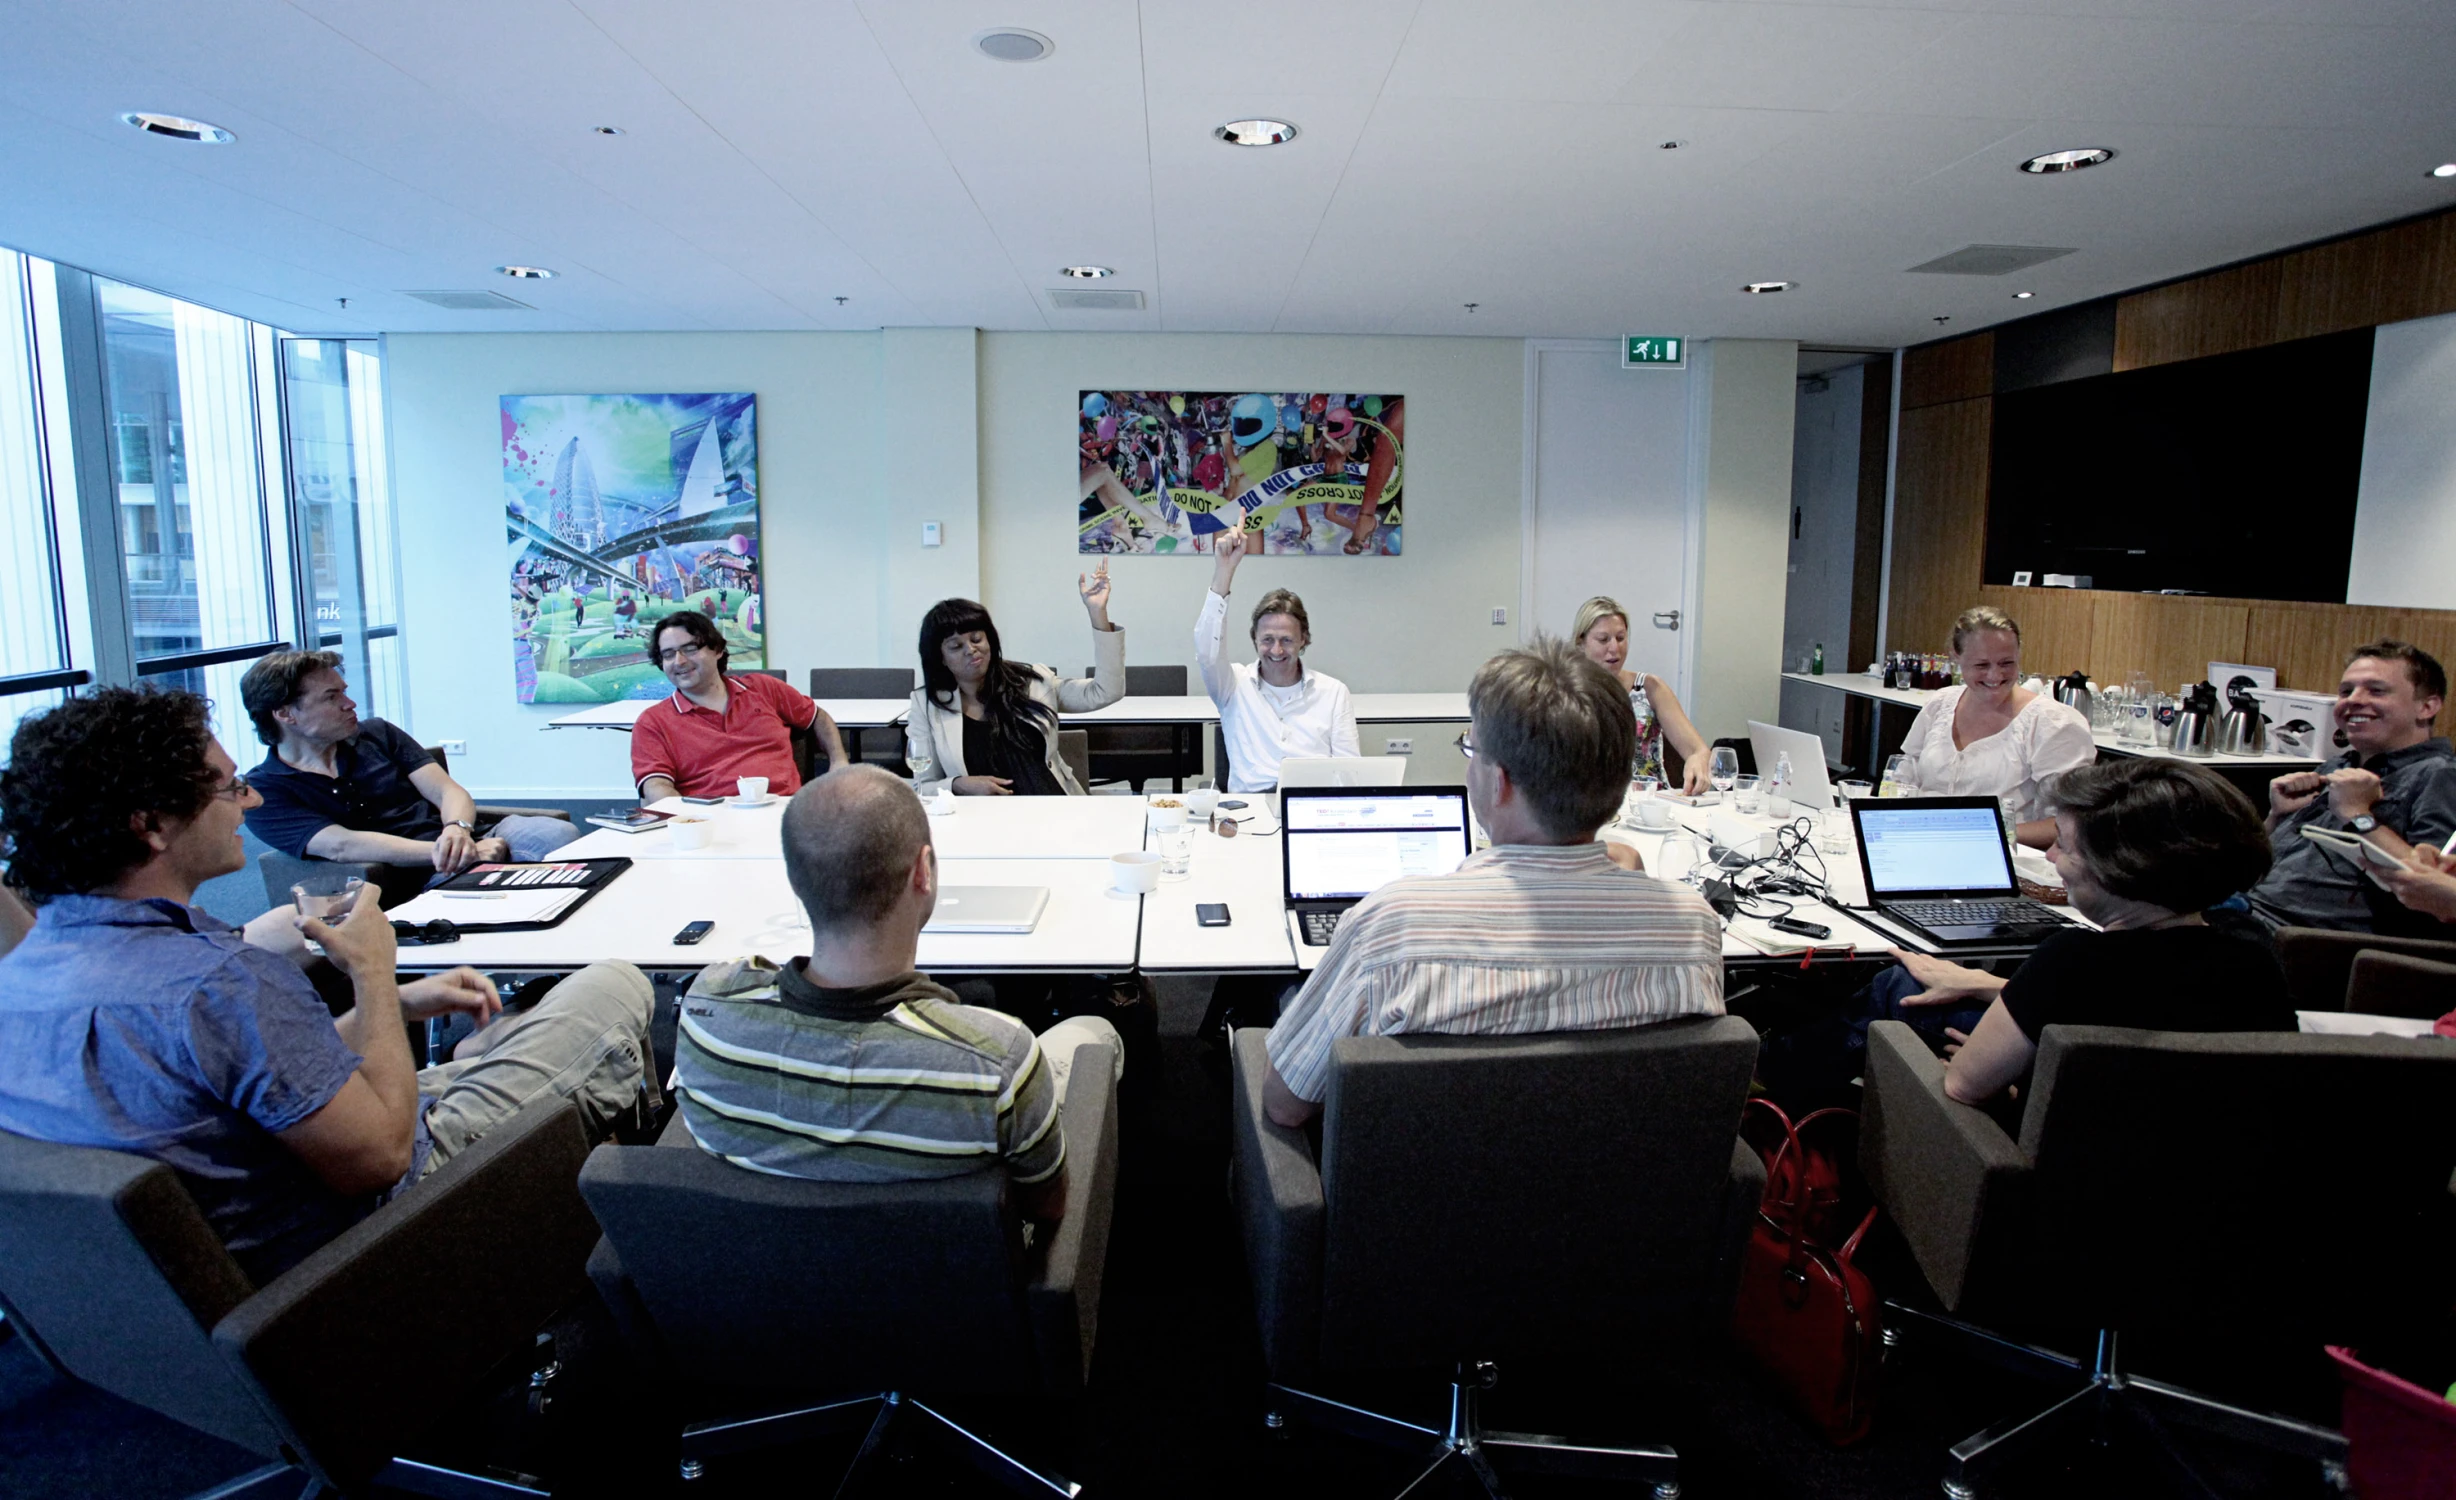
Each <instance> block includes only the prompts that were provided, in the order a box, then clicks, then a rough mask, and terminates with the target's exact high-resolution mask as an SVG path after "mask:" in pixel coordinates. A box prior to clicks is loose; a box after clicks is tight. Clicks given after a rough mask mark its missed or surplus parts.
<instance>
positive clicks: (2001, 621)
mask: <svg viewBox="0 0 2456 1500" xmlns="http://www.w3.org/2000/svg"><path fill="white" fill-rule="evenodd" d="M1982 630H2001V631H2003V632H2004V633H2005V634H2007V635H2009V636H2011V637H2012V638H2013V642H2014V644H2016V645H2018V644H2020V641H2021V627H2020V626H2019V625H2018V624H2016V623H2014V621H2013V617H2012V616H2011V615H2008V614H2006V613H2005V612H2004V611H2002V610H2000V609H1998V608H1996V607H1995V606H1994V605H1992V604H1973V605H1971V606H1970V607H1969V608H1968V609H1965V610H1963V611H1962V612H1961V618H1960V619H1958V620H1955V621H1954V622H1953V654H1954V655H1955V656H1959V655H1961V643H1962V642H1963V641H1965V640H1967V639H1969V638H1970V637H1971V636H1974V635H1976V634H1978V633H1979V632H1980V631H1982Z"/></svg>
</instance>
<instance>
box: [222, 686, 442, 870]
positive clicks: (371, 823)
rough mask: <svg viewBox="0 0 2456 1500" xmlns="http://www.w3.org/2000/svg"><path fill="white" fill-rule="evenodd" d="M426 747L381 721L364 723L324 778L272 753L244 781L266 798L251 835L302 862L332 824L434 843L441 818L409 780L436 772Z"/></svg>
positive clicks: (254, 814) (251, 816)
mask: <svg viewBox="0 0 2456 1500" xmlns="http://www.w3.org/2000/svg"><path fill="white" fill-rule="evenodd" d="M434 761H435V757H433V756H431V755H429V754H427V753H426V747H425V746H424V745H421V744H419V743H418V742H417V741H416V740H413V739H411V738H410V737H409V736H408V735H406V734H404V733H402V732H401V730H400V729H399V728H398V727H397V726H395V725H393V724H390V723H387V722H386V721H384V720H382V719H361V720H360V721H359V722H358V733H357V734H356V735H355V736H354V737H352V738H350V739H347V740H344V741H342V742H341V744H340V745H339V746H338V747H336V748H335V749H334V751H333V771H334V774H333V775H330V776H321V775H318V774H317V773H315V772H313V771H302V770H299V769H298V768H297V767H295V766H293V765H290V764H289V763H287V762H285V761H284V760H283V759H282V758H281V755H280V753H279V752H278V751H268V752H266V754H265V757H264V764H262V765H260V766H258V767H256V769H254V770H252V771H250V772H248V773H247V784H248V785H249V786H251V787H254V788H255V789H256V790H257V791H258V792H259V793H261V794H262V795H263V797H264V805H263V806H262V807H256V808H250V809H249V810H248V814H247V826H248V829H249V830H250V831H251V832H253V833H254V834H255V835H256V837H258V838H260V839H262V840H264V841H265V842H266V843H268V844H270V845H272V846H273V847H274V848H276V849H279V850H280V851H281V852H282V853H284V854H291V855H297V856H299V857H301V858H304V857H305V856H306V853H307V841H308V840H309V839H312V838H314V837H315V836H316V835H317V834H319V833H322V832H323V831H324V830H325V829H326V828H329V827H331V826H332V825H333V824H336V823H338V824H340V825H341V826H342V827H344V828H348V829H352V830H354V831H356V832H360V833H388V834H391V835H393V836H394V837H395V838H404V839H429V840H431V839H433V838H434V837H435V836H436V835H437V834H439V833H441V832H443V814H441V813H439V812H437V811H436V810H435V804H433V803H432V802H429V801H427V800H426V797H425V796H424V795H423V794H422V793H420V792H419V790H418V788H417V787H416V786H415V785H414V784H412V783H411V781H410V779H409V777H410V773H411V772H413V771H415V770H417V769H418V768H419V767H420V766H426V765H432V764H434Z"/></svg>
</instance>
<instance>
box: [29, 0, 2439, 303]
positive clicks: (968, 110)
mask: <svg viewBox="0 0 2456 1500" xmlns="http://www.w3.org/2000/svg"><path fill="white" fill-rule="evenodd" d="M0 4H4V7H5V8H4V9H0V37H5V38H6V43H5V45H4V46H0V140H5V142H6V147H5V150H0V243H5V244H8V245H11V246H14V247H16V248H19V249H23V250H27V251H30V252H33V253H35V254H39V255H44V256H49V257H52V258H55V259H59V260H65V261H69V262H73V263H76V264H79V265H83V266H87V267H90V268H92V269H94V270H97V271H101V272H104V273H106V274H109V275H113V276H117V277H121V278H123V279H126V280H129V281H134V282H138V283H142V284H144V285H148V286H153V287H157V288H160V289H162V290H164V291H168V292H172V293H175V294H178V295H182V296H187V297H191V298H194V299H196V300H198V301H201V302H205V303H209V304H211V305H213V306H216V307H221V308H224V309H227V310H229V311H232V312H237V313H242V314H245V315H247V316H250V317H254V318H258V319H262V320H264V321H267V322H271V323H275V324H279V325H281V326H284V327H288V328H293V329H298V330H303V331H334V332H353V331H376V330H396V331H405V330H432V331H480V330H488V331H530V332H533V331H560V330H575V331H576V330H599V329H830V328H838V329H849V328H874V327H878V326H881V325H915V324H936V325H966V324H970V325H976V326H979V327H982V328H990V329H1111V330H1137V331H1151V330H1163V329H1166V330H1188V331H1192V330H1201V331H1231V332H1280V333H1290V332H1311V333H1403V334H1487V335H1505V336H1513V337H1515V336H1526V335H1539V336H1593V335H1607V336H1608V335H1612V334H1617V333H1622V332H1650V333H1651V332H1661V333H1681V334H1686V335H1688V336H1690V337H1711V336H1717V335H1721V336H1763V337H1778V338H1800V339H1806V340H1810V341H1814V342H1820V343H1828V344H1848V345H1868V346H1890V345H1894V344H1900V343H1907V342H1917V341H1920V340H1923V339H1928V338H1933V337H1936V336H1938V335H1940V334H1945V333H1953V332H1959V331H1963V330H1965V329H1972V328H1979V327H1984V326H1987V325H1990V324H1993V323H1997V322H2001V321H2004V320H2006V319H2007V318H2011V317H2015V316H2020V315H2024V314H2028V313H2032V312H2041V311H2045V310H2048V309H2050V308H2053V307H2057V306H2061V305H2066V304H2069V303H2071V302H2074V301H2078V300H2083V299H2086V298H2090V297H2095V296H2099V295H2102V294H2105V293H2108V292H2112V291H2119V290H2123V289H2126V288H2130V287H2134V286H2138V285H2141V284H2143V283H2147V282H2153V281H2157V280H2161V279H2165V278H2168V277H2173V276H2178V275H2183V274H2186V273H2189V272H2192V271H2195V270H2199V269H2202V268H2204V267H2207V266H2211V265H2214V264H2218V263H2222V262H2226V261H2230V260H2235V259H2239V258H2242V257H2246V256H2251V255H2255V254H2259V253H2262V252H2266V251H2270V250H2274V249H2277V248H2279V247H2282V246H2286V245H2292V244H2296V243H2300V242H2302V241H2306V240H2310V239H2314V238H2319V237H2324V236H2327V235H2330V234H2334V233H2338V232H2342V231H2345V230H2349V229H2354V228H2358V227H2361V226H2364V225H2368V224H2373V223H2377V222H2380V221H2382V220H2387V219H2392V218H2396V217H2400V216H2403V215H2406V214H2412V213H2416V212H2420V211H2423V210H2427V209H2432V208H2436V207H2439V206H2442V205H2448V204H2456V181H2439V180H2432V179H2429V178H2427V177H2426V176H2425V175H2424V174H2425V172H2426V170H2427V169H2428V168H2429V167H2431V166H2432V165H2433V164H2435V163H2437V162H2441V161H2446V160H2456V6H2450V5H2447V4H2446V3H2444V0H2327V3H2326V4H2324V5H2314V4H2311V3H2308V0H1994V3H1988V0H1927V3H1924V4H1920V5H1916V6H1912V5H1888V4H1830V3H1804V4H1734V3H1706V0H1509V3H1497V0H1483V3H1476V0H1374V3H1347V0H1240V3H1237V4H1233V5H1222V4H1217V3H1211V0H1141V3H1139V4H1138V3H1136V0H695V3H690V4H684V3H677V0H417V3H413V4H402V3H399V0H288V3H281V0H218V3H215V4H210V5H199V4H195V3H194V0H120V3H105V0H84V3H61V0H0ZM998 26H1021V27H1028V28H1030V29H1032V30H1034V31H1038V32H1041V33H1043V34H1045V35H1046V36H1048V37H1050V38H1051V39H1053V40H1054V41H1055V43H1056V50H1055V52H1054V53H1053V54H1052V55H1051V56H1049V57H1048V58H1046V59H1044V60H1042V61H1039V62H1034V63H1023V64H1014V63H998V62H993V61H990V60H988V59H987V58H985V57H983V56H981V55H980V54H979V53H978V52H976V51H975V50H974V48H973V46H972V39H973V37H974V36H975V35H977V34H978V33H980V32H981V31H983V30H984V29H987V28H991V27H998ZM133 109H149V110H159V111H166V112H172V113H177V114H183V115H189V116H193V117H197V118H201V119H204V120H208V121H211V122H213V123H215V124H218V125H221V126H224V127H226V128H228V129H230V130H232V131H234V132H236V134H237V141H236V142H235V143H234V144H232V145H227V146H220V147H207V146H198V145H192V144H187V143H182V142H175V141H169V140H162V139H156V138H151V137H147V136H145V135H142V134H140V133H139V132H137V131H135V130H133V129H130V128H128V127H126V126H124V125H122V124H120V123H119V122H118V119H117V117H118V115H119V114H120V112H122V111H124V110H133ZM1251 115H1267V116H1275V117H1278V118H1284V119H1287V120H1291V121H1294V122H1295V123H1296V124H1297V125H1299V126H1300V127H1301V129H1302V132H1303V133H1302V135H1300V136H1299V138H1298V139H1297V140H1296V141H1294V142H1292V143H1291V144H1289V145H1286V146H1280V147H1273V148H1269V149H1263V150H1249V149H1239V148H1235V147H1231V146H1227V145H1224V144H1221V143H1220V142H1218V141H1215V140H1213V139H1212V137H1211V134H1210V132H1211V129H1212V127H1213V126H1215V125H1218V124H1220V123H1222V122H1223V121H1226V120H1230V119H1234V118H1239V117H1244V116H1251ZM599 125H615V126H619V127H621V129H622V130H623V131H624V134H622V135H620V136H615V137H608V136H601V135H598V134H595V133H593V131H592V127H595V126H599ZM1664 141H1679V142H1682V143H1683V144H1682V145H1681V146H1680V147H1679V148H1678V149H1676V150H1664V149H1661V146H1660V143H1661V142H1664ZM2100 145H2102V146H2111V147H2113V148H2115V149H2116V150H2117V151H2118V152H2119V153H2120V154H2119V156H2118V157H2117V158H2116V160H2114V161H2113V162H2111V163H2109V164H2107V165H2106V166H2103V167H2099V168H2096V169H2093V170H2090V171H2086V172H2078V173H2070V174H2066V175H2063V176H2055V177H2031V176H2025V175H2023V174H2021V173H2019V172H2017V171H2015V170H2014V168H2015V165H2016V164H2017V163H2018V162H2020V161H2021V160H2022V159H2023V158H2025V157H2028V156H2031V155H2034V154H2036V153H2038V152H2042V151H2047V150H2050V149H2055V148H2060V147H2067V146H2100ZM1970 244H1988V245H2035V246H2054V247H2070V248H2072V249H2073V251H2074V253H2072V254H2069V255H2065V256H2062V257H2060V258H2057V259H2054V260H2052V261H2049V262H2047V263H2045V264H2043V265H2040V266H2038V267H2036V268H2035V269H2033V270H2029V271H2025V272H2020V273H2017V274H2015V275H2014V276H2011V277H2003V278H1993V277H1961V276H1940V275H1926V274H1911V273H1909V272H1907V271H1906V269H1905V268H1907V267H1909V266H1912V265H1916V264H1919V263H1921V262H1924V261H1928V260H1931V259H1933V258H1936V257H1938V256H1941V255H1944V254H1947V253H1949V252H1951V251H1954V250H1958V249H1960V248H1961V247H1963V246H1965V245H1970ZM507 262H513V263H528V264H535V265H542V266H547V267H551V268H553V269H555V270H557V271H558V272H560V273H561V274H560V275H559V276H558V277H557V278H556V279H555V280H553V281H550V282H542V283H539V282H513V281H509V280H507V279H505V278H503V277H501V276H498V275H496V274H495V272H494V267H496V266H498V265H501V264H504V263H507ZM1082 262H1091V263H1096V264H1102V265H1107V266H1112V267H1114V268H1115V269H1116V271H1117V275H1116V276H1115V277H1114V278H1113V279H1111V280H1108V281H1105V282H1098V283H1090V285H1096V286H1101V287H1119V288H1127V289H1133V290H1139V291H1141V292H1143V293H1144V294H1145V302H1146V306H1145V308H1144V310H1142V311H1140V312H1126V313H1114V312H1107V313H1104V312H1082V311H1066V310H1060V309H1058V308H1056V307H1055V306H1053V305H1052V303H1051V301H1050V299H1049V296H1048V293H1049V291H1050V289H1052V288H1057V287H1063V286H1067V285H1070V283H1067V282H1065V281H1064V280H1062V279H1061V278H1060V277H1059V276H1058V275H1057V274H1056V273H1057V270H1058V268H1059V267H1060V266H1062V265H1068V264H1074V263H1082ZM1766 279H1781V280H1790V281H1794V282H1796V283H1798V286H1797V288H1796V289H1795V290H1793V291H1789V292H1785V293H1782V294H1780V295H1778V296H1770V297H1751V296H1744V295H1742V294H1740V293H1739V292H1738V290H1737V287H1738V286H1739V284H1740V283H1741V282H1743V281H1750V280H1766ZM1075 285H1081V283H1076V284H1075ZM429 290H445V291H453V290H491V291H499V292H502V293H505V294H507V295H509V296H513V297H517V298H519V299H521V300H523V301H526V302H529V303H532V304H534V310H532V311H514V312H456V311H449V310H446V309H442V308H438V307H433V306H430V305H428V304H426V303H423V302H420V301H416V300H413V299H411V298H409V297H407V296H404V295H403V293H405V292H408V291H429ZM2016 290H2032V291H2035V292H2036V293H2037V294H2038V295H2037V297H2036V298H2035V299H2034V300H2031V301H2024V302H2015V301H2013V300H2012V299H2011V294H2012V293H2013V292H2014V291H2016ZM341 298H347V299H349V301H348V307H347V309H346V310H344V309H343V308H342V307H341V306H340V305H339V301H338V299H341ZM840 298H841V299H843V300H842V301H841V302H839V301H838V299H840ZM1469 303H1473V304H1475V306H1474V308H1473V310H1472V311H1471V310H1469V308H1468V307H1467V305H1466V304H1469ZM1940 317H1941V318H1949V319H1951V321H1950V322H1949V323H1938V322H1935V321H1934V320H1935V319H1937V318H1940Z"/></svg>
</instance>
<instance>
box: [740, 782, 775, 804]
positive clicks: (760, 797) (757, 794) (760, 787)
mask: <svg viewBox="0 0 2456 1500" xmlns="http://www.w3.org/2000/svg"><path fill="white" fill-rule="evenodd" d="M767 786H768V779H767V778H766V777H765V776H737V777H735V778H734V781H733V789H734V790H735V791H737V792H740V793H741V794H742V800H743V801H745V802H765V801H766V800H767Z"/></svg>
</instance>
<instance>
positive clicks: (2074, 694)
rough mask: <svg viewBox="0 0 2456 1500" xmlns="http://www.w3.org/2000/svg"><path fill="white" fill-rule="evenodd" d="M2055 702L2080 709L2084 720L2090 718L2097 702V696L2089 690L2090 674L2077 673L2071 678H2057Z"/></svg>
mask: <svg viewBox="0 0 2456 1500" xmlns="http://www.w3.org/2000/svg"><path fill="white" fill-rule="evenodd" d="M2055 701H2056V702H2058V703H2063V704H2068V705H2070V706H2071V707H2073V708H2075V709H2078V710H2079V711H2080V714H2081V717H2082V718H2084V719H2086V718H2088V717H2089V716H2090V709H2091V707H2092V706H2093V705H2094V704H2095V703H2096V701H2097V695H2096V694H2094V693H2092V692H2090V690H2089V674H2088V673H2087V672H2082V671H2075V672H2074V673H2073V674H2072V675H2071V676H2069V677H2058V678H2056V679H2055Z"/></svg>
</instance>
